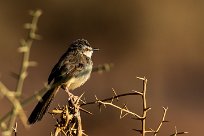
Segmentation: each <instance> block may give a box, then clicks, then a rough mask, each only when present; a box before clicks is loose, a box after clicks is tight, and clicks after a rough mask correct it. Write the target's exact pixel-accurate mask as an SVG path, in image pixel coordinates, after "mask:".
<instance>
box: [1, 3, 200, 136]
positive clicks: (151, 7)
mask: <svg viewBox="0 0 204 136" xmlns="http://www.w3.org/2000/svg"><path fill="white" fill-rule="evenodd" d="M36 8H40V9H42V10H43V15H42V17H41V18H40V20H39V31H38V33H39V34H40V35H41V36H42V37H43V39H42V40H40V41H35V42H34V44H33V46H32V50H31V60H34V61H37V62H38V66H37V67H34V68H30V69H29V76H28V78H27V80H26V82H25V86H24V95H23V97H24V98H26V97H28V96H30V95H32V94H33V93H34V92H35V91H37V90H40V89H41V88H42V86H43V83H45V82H46V81H47V77H48V75H49V72H50V71H51V69H52V67H53V65H54V64H55V63H56V61H57V60H58V58H59V57H60V56H61V54H62V53H63V52H64V51H65V50H66V49H67V47H68V45H69V43H70V42H72V41H73V40H76V39H78V38H85V39H87V40H88V41H89V42H90V43H91V45H92V46H94V47H98V48H100V49H101V50H100V52H97V53H95V54H94V56H93V61H94V65H98V64H103V63H111V62H112V63H114V64H115V67H114V68H113V69H112V70H111V72H108V73H104V74H102V75H99V74H97V73H94V74H93V75H92V78H91V79H90V80H89V81H88V82H87V83H86V84H85V85H84V86H83V87H81V88H79V89H77V90H76V91H75V92H74V94H76V95H79V94H81V93H82V92H84V91H85V92H86V93H85V97H86V100H87V101H89V100H94V95H97V96H98V98H105V97H108V96H111V95H112V92H111V88H114V89H115V90H116V91H117V92H118V93H124V92H128V91H131V90H133V89H134V90H141V86H142V82H141V81H139V80H136V78H135V77H136V76H146V77H147V78H148V81H149V82H148V92H147V95H148V104H149V106H151V107H152V110H151V111H150V112H149V113H148V115H149V118H148V122H149V123H148V127H151V128H155V127H156V126H157V125H158V122H159V120H161V116H162V106H168V107H169V110H168V113H167V120H170V121H171V122H170V123H168V124H165V125H164V126H163V127H162V130H161V134H160V135H170V134H172V133H173V131H174V126H175V125H176V126H177V128H178V129H179V130H180V131H188V132H190V133H189V134H187V135H189V136H202V135H203V134H202V133H203V132H202V128H204V109H203V107H204V104H203V103H204V100H203V98H204V91H203V88H204V87H203V76H204V70H203V69H204V53H203V50H204V45H203V44H204V38H203V35H204V16H203V15H204V1H202V0H180V1H176V0H172V1H162V0H157V1H151V0H149V1H142V0H137V1H135V0H126V1H125V0H117V1H116V0H115V1H107V0H103V1H95V0H86V1H85V0H74V1H73V0H50V1H41V2H36V1H35V0H30V1H27V0H22V1H18V2H13V1H11V0H7V1H3V0H1V1H0V55H1V57H0V62H1V63H0V80H1V81H2V82H3V83H5V84H6V85H7V86H8V87H9V88H10V89H14V88H15V84H16V80H15V79H14V78H12V77H11V74H10V73H11V72H19V68H20V62H21V54H19V53H17V48H18V47H19V40H20V39H22V38H24V37H25V36H26V34H27V31H26V30H25V29H23V24H24V23H26V22H30V21H31V17H30V16H29V15H28V11H29V10H30V9H36ZM140 101H141V99H140V98H139V97H135V96H134V97H128V99H121V100H120V102H121V103H127V106H128V107H130V109H131V110H134V111H136V112H139V111H140V110H141V109H140V108H141V107H140V105H141V103H140ZM57 103H60V104H65V103H66V93H65V92H63V91H61V92H60V93H59V94H58V95H57V98H56V100H55V103H53V104H52V106H51V108H53V107H54V106H56V105H57ZM35 104H36V102H35V103H32V104H30V105H29V106H27V107H25V111H26V113H27V115H29V114H30V112H31V110H32V108H33V106H34V105H35ZM10 107H11V105H10V103H9V102H8V101H7V100H5V99H1V100H0V116H2V115H4V113H6V112H7V111H8V110H9V109H10ZM87 109H88V110H89V111H91V112H93V113H94V116H90V115H87V114H85V113H82V117H83V119H82V122H83V128H84V129H85V132H86V133H87V134H88V135H90V136H104V135H105V136H113V135H117V136H124V135H128V136H130V135H138V133H136V132H134V131H132V130H131V129H133V128H138V127H139V125H140V124H139V122H136V121H135V120H132V119H130V117H126V118H124V119H121V120H120V119H119V115H120V112H119V111H117V110H115V109H113V108H110V107H108V108H106V109H103V110H102V112H99V110H98V108H97V106H96V105H92V106H88V107H87ZM54 124H55V122H54V121H53V120H52V117H51V116H50V115H49V114H46V116H45V117H44V119H43V120H42V121H41V122H39V123H37V124H35V125H34V126H32V127H30V128H29V129H25V128H23V127H22V125H21V123H20V122H19V128H18V135H19V136H23V135H24V136H25V135H29V136H36V135H49V133H50V131H52V130H53V125H54Z"/></svg>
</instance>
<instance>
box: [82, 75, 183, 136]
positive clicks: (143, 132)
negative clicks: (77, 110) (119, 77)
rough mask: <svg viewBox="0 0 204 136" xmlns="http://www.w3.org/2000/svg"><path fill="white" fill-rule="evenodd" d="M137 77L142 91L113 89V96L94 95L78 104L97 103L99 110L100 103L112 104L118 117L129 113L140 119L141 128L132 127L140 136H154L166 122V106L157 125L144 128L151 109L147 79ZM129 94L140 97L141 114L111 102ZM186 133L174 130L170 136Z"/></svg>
mask: <svg viewBox="0 0 204 136" xmlns="http://www.w3.org/2000/svg"><path fill="white" fill-rule="evenodd" d="M137 79H139V80H142V81H143V90H142V92H139V91H134V92H132V93H124V94H119V95H117V93H116V91H115V90H114V89H113V92H114V96H112V97H109V98H105V99H102V100H99V99H98V98H97V97H96V96H95V97H96V100H95V101H92V102H84V103H82V104H81V105H80V106H85V105H90V104H98V105H99V109H100V110H101V105H104V106H105V107H106V106H112V107H114V108H116V109H119V110H120V118H123V117H125V116H126V115H128V114H130V115H133V116H134V117H133V119H136V120H140V121H141V129H133V130H135V131H137V132H139V133H140V134H141V135H142V136H145V135H146V133H152V134H153V135H154V136H157V134H158V133H159V131H160V129H161V127H162V125H163V123H165V122H168V121H166V120H165V117H166V113H167V110H168V107H167V108H165V107H163V109H164V112H163V116H162V120H161V122H160V123H159V125H158V127H157V128H156V130H153V129H151V128H150V129H149V130H146V118H147V112H148V111H149V110H150V109H151V108H150V107H147V99H146V92H147V79H146V78H145V77H144V78H141V77H137ZM129 95H139V96H141V97H142V102H143V113H142V116H140V115H138V114H137V113H135V112H133V111H130V110H129V109H128V107H127V106H126V105H124V106H123V107H120V106H117V105H115V104H113V101H114V100H115V99H118V98H119V97H124V96H129ZM108 101H110V102H108ZM123 112H124V114H123ZM186 133H187V132H177V130H176V132H175V134H173V135H171V136H174V135H175V136H176V135H178V134H186Z"/></svg>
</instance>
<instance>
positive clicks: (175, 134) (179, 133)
mask: <svg viewBox="0 0 204 136" xmlns="http://www.w3.org/2000/svg"><path fill="white" fill-rule="evenodd" d="M182 134H188V132H185V131H184V132H178V130H177V128H176V126H175V133H173V134H171V135H170V136H177V135H182Z"/></svg>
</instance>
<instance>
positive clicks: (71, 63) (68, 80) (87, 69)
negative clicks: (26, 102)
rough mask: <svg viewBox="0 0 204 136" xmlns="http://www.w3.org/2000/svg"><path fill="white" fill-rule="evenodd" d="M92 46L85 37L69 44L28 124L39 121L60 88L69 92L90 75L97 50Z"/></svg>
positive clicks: (51, 74) (54, 68) (49, 78)
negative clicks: (94, 53) (93, 55)
mask: <svg viewBox="0 0 204 136" xmlns="http://www.w3.org/2000/svg"><path fill="white" fill-rule="evenodd" d="M98 50H99V49H98V48H92V47H91V46H90V44H89V42H88V41H87V40H85V39H77V40H75V41H74V42H72V43H71V44H70V46H69V47H68V49H67V51H66V52H65V53H64V54H63V55H62V56H61V58H60V59H59V61H58V62H57V63H56V64H55V66H54V67H53V69H52V71H51V73H50V75H49V77H48V85H49V86H52V87H50V88H49V89H48V90H47V91H46V93H45V94H44V95H43V96H42V97H41V100H40V101H39V102H38V103H37V105H36V106H35V108H34V109H33V111H32V112H31V114H30V116H29V118H28V124H34V123H36V122H38V121H40V120H41V119H42V118H43V116H44V114H45V113H46V111H47V110H48V108H49V106H50V104H51V102H52V100H53V99H54V97H55V96H56V94H57V92H58V90H59V89H60V88H62V89H64V90H65V91H67V92H69V91H71V90H74V89H76V88H78V87H80V86H81V85H83V84H84V83H85V82H86V81H87V80H88V79H89V78H90V75H91V71H92V67H93V62H92V59H91V57H92V54H93V52H94V51H98Z"/></svg>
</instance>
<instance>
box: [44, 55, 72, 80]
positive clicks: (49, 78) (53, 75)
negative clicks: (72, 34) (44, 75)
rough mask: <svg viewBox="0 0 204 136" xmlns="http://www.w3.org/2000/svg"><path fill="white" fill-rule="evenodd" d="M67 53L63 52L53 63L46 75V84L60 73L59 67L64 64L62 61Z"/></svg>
mask: <svg viewBox="0 0 204 136" xmlns="http://www.w3.org/2000/svg"><path fill="white" fill-rule="evenodd" d="M67 55H68V54H67V53H64V54H63V55H62V56H61V58H60V59H59V61H58V62H57V64H55V66H54V67H53V69H52V71H51V73H50V75H49V77H48V84H50V83H51V82H52V81H53V80H54V79H55V78H56V77H57V76H59V75H60V73H61V72H60V71H61V70H60V69H61V68H62V66H63V65H64V61H65V59H66V56H67Z"/></svg>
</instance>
